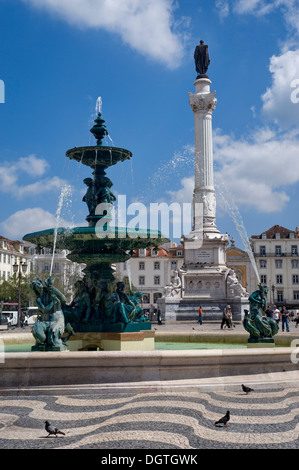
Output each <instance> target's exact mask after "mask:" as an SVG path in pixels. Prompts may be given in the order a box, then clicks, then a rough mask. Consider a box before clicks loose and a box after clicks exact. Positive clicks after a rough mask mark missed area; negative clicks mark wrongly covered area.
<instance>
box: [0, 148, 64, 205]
mask: <svg viewBox="0 0 299 470" xmlns="http://www.w3.org/2000/svg"><path fill="white" fill-rule="evenodd" d="M48 167H49V164H48V162H47V161H46V160H44V159H42V158H37V157H36V156H35V155H29V156H28V157H21V158H20V159H19V160H17V161H15V162H9V163H8V162H6V163H3V164H2V165H0V193H1V192H2V193H6V194H10V195H11V196H12V197H16V198H20V197H26V196H36V195H39V194H42V193H45V192H47V191H51V190H55V189H60V188H61V187H62V186H63V185H64V184H65V181H64V180H62V179H60V178H58V177H57V176H54V177H52V178H44V179H41V180H38V181H36V182H34V183H29V184H22V183H21V181H24V173H25V174H26V175H27V176H29V177H31V178H39V177H41V176H43V175H44V174H45V172H46V170H47V169H48Z"/></svg>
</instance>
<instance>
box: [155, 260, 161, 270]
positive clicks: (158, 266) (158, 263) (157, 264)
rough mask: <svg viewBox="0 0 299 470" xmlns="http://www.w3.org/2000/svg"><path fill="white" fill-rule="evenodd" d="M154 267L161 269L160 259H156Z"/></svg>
mask: <svg viewBox="0 0 299 470" xmlns="http://www.w3.org/2000/svg"><path fill="white" fill-rule="evenodd" d="M154 269H160V261H155V263H154Z"/></svg>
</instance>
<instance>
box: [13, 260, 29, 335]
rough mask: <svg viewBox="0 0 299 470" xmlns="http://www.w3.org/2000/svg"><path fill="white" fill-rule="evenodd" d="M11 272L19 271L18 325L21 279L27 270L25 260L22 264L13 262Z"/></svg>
mask: <svg viewBox="0 0 299 470" xmlns="http://www.w3.org/2000/svg"><path fill="white" fill-rule="evenodd" d="M12 268H13V272H14V273H15V274H17V273H19V303H18V325H17V326H18V327H20V319H21V279H22V273H23V274H25V272H26V271H27V264H26V261H25V262H24V263H22V264H17V263H15V264H13V266H12Z"/></svg>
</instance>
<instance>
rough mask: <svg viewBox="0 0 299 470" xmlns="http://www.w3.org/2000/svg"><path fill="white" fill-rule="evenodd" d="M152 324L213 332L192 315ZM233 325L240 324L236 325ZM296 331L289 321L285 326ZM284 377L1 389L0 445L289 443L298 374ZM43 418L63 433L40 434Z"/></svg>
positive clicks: (297, 412) (298, 441)
mask: <svg viewBox="0 0 299 470" xmlns="http://www.w3.org/2000/svg"><path fill="white" fill-rule="evenodd" d="M153 328H157V330H160V331H166V330H168V331H170V330H184V331H190V330H193V328H195V329H196V330H200V331H220V325H219V324H217V323H214V324H212V323H210V324H203V325H202V326H200V325H198V324H197V323H196V322H181V323H176V324H168V325H161V326H158V325H156V324H155V323H153ZM233 331H240V332H241V331H244V329H243V327H242V325H240V324H237V325H236V328H235V329H234V330H233ZM297 331H298V333H299V330H298V329H296V328H295V327H294V325H291V333H297ZM12 332H14V333H17V332H21V333H23V332H30V329H29V328H26V329H25V331H24V330H22V329H19V328H18V329H15V330H13V331H12ZM223 334H228V332H226V330H224V331H223ZM279 334H284V333H282V332H280V333H279ZM284 377H285V376H284ZM292 377H293V378H294V377H295V379H294V380H292V381H289V382H288V380H284V379H283V380H282V381H278V380H277V381H276V380H275V379H274V380H273V377H272V378H271V380H269V381H267V380H263V381H261V382H259V383H258V384H257V386H256V385H255V382H254V381H253V377H250V376H248V377H247V378H245V379H244V378H243V377H239V378H235V379H234V381H233V382H231V383H230V385H229V384H227V385H226V386H225V387H222V386H221V384H220V386H219V384H218V386H215V387H214V386H213V384H210V385H211V386H210V387H204V386H200V385H199V386H197V384H196V382H194V384H193V386H191V387H190V384H189V386H187V387H186V388H184V383H182V384H179V385H178V386H177V388H176V387H175V386H174V387H173V388H171V387H168V388H167V387H165V389H163V387H160V389H159V388H157V389H154V388H153V389H150V388H148V389H146V388H145V389H144V390H143V389H142V387H141V388H140V387H139V388H138V387H137V388H136V389H134V387H132V389H130V387H124V388H123V389H122V386H120V388H119V389H117V391H115V390H116V389H114V388H111V389H109V387H108V388H105V387H102V389H101V387H99V389H98V390H96V387H95V386H93V385H90V386H88V385H86V386H82V387H80V386H79V387H77V388H76V390H75V391H74V389H73V388H72V386H71V385H70V386H69V387H64V388H63V390H60V389H59V387H57V389H55V388H54V390H53V389H52V390H45V389H42V390H41V389H38V388H37V389H35V391H34V392H33V393H31V394H28V393H23V392H22V390H15V391H12V392H11V393H1V394H0V395H1V397H0V449H25V448H26V449H27V448H28V449H103V450H109V449H114V450H115V451H116V450H119V449H129V450H130V449H141V450H149V449H166V450H167V449H168V450H169V451H170V450H171V449H172V450H173V451H174V450H177V451H178V450H180V451H181V452H182V451H186V452H187V451H188V452H190V451H192V450H193V449H297V448H298V447H299V422H298V417H299V406H298V403H299V373H298V376H297V375H296V373H295V376H292ZM239 379H240V383H239V382H238V380H239ZM246 379H248V382H245V383H246V385H249V386H252V387H253V388H254V389H255V390H254V392H252V393H250V394H248V395H246V394H245V393H244V392H243V391H242V388H241V381H242V380H246ZM250 380H252V381H253V382H252V383H250ZM215 383H216V382H215ZM227 410H230V413H231V419H230V422H229V423H228V424H229V426H228V427H227V428H223V427H216V426H215V424H214V423H215V421H216V420H218V419H219V418H220V417H222V416H223V415H224V414H225V413H226V411H227ZM45 420H48V421H50V422H51V423H52V424H53V425H55V426H56V427H58V428H60V429H61V430H62V431H64V432H65V436H59V437H57V438H55V437H52V436H51V437H49V438H47V432H46V431H45V429H44V421H45Z"/></svg>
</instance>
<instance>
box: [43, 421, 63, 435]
mask: <svg viewBox="0 0 299 470" xmlns="http://www.w3.org/2000/svg"><path fill="white" fill-rule="evenodd" d="M45 425H46V426H45V429H46V431H47V432H48V433H49V434H48V435H47V437H49V436H50V435H51V434H54V435H55V437H57V434H62V435H63V436H65V433H64V432H62V431H60V430H59V429H58V428H55V427H54V426H51V424H50V423H49V421H45Z"/></svg>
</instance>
